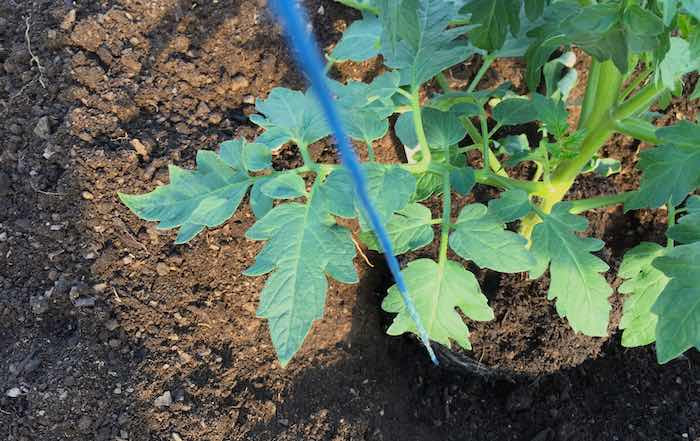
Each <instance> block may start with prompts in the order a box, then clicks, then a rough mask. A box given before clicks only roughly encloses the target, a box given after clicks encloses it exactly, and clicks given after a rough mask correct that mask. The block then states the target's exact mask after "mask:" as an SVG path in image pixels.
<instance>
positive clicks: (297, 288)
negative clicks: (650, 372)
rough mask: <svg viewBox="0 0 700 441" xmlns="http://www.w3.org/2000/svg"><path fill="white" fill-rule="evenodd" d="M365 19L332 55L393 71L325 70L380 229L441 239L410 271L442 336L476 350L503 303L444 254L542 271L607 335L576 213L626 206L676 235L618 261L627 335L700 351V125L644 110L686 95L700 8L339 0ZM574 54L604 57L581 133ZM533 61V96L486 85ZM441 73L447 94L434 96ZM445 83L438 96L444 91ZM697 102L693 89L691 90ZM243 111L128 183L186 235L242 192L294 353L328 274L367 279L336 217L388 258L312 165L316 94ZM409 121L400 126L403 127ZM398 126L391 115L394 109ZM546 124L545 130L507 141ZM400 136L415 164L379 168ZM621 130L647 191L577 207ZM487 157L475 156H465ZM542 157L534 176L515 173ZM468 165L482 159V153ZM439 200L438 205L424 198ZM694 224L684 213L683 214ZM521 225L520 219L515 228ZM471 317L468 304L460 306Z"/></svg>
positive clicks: (581, 325) (658, 2) (606, 165)
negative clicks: (367, 77)
mask: <svg viewBox="0 0 700 441" xmlns="http://www.w3.org/2000/svg"><path fill="white" fill-rule="evenodd" d="M342 3H345V4H347V5H349V6H352V7H355V8H358V9H360V10H362V11H363V18H362V19H361V20H358V21H356V22H354V23H353V24H352V25H351V26H350V27H349V28H348V29H347V31H346V32H345V33H344V35H343V37H342V39H341V41H340V42H339V43H338V44H337V45H336V47H335V49H334V50H333V51H332V52H331V53H330V54H328V58H329V60H330V61H329V63H342V62H345V61H348V60H351V61H363V60H366V59H369V58H373V57H377V56H381V57H382V58H381V59H382V61H383V63H384V66H385V67H386V72H385V73H383V74H381V75H378V76H377V77H376V78H374V79H373V80H372V81H371V82H369V83H364V82H357V81H349V82H347V83H345V84H343V83H339V82H336V81H333V80H330V79H329V80H328V81H329V84H330V87H331V88H332V90H333V93H334V94H335V97H336V101H337V105H338V106H339V108H340V109H341V112H342V117H343V120H344V123H345V126H346V128H347V130H348V132H349V134H350V136H351V137H352V138H353V139H354V140H355V141H356V142H357V144H358V146H362V147H363V148H366V149H367V152H368V156H369V161H367V162H366V163H364V164H363V167H364V171H365V173H366V175H367V177H368V180H369V190H370V198H371V200H372V201H373V202H374V204H375V206H376V208H377V209H378V211H379V213H380V217H381V220H382V221H383V222H384V223H385V224H386V225H387V227H388V230H389V233H390V236H391V239H392V241H393V244H394V247H395V249H396V252H397V253H401V254H403V253H408V252H411V251H415V250H418V249H420V248H422V247H425V246H427V245H429V244H431V243H432V242H433V241H434V240H436V238H435V237H434V226H436V227H437V229H438V230H439V234H438V236H439V239H438V240H439V243H440V245H439V251H438V254H437V256H434V258H421V259H418V260H414V261H412V262H409V263H408V265H407V266H406V267H405V269H404V270H403V274H404V277H405V279H406V281H407V284H408V288H409V291H410V295H411V297H412V299H413V301H414V303H415V305H416V308H417V311H418V314H419V316H420V318H421V320H422V323H423V325H424V326H425V327H426V329H427V332H428V334H429V336H430V339H431V340H433V341H435V342H438V343H441V344H443V345H446V346H449V345H450V344H451V343H452V342H456V343H457V344H459V345H460V346H462V347H463V348H465V349H470V348H471V344H470V341H469V330H468V327H467V323H466V322H465V320H464V318H463V317H466V318H467V319H469V320H477V321H481V320H491V319H493V317H494V315H493V311H492V310H491V308H490V307H489V305H488V302H487V299H486V297H485V296H484V295H483V293H482V292H481V289H480V287H479V284H478V283H477V280H476V278H475V277H474V275H473V274H472V273H471V272H470V271H468V270H467V269H465V268H464V266H463V265H462V264H461V263H459V262H456V261H453V260H451V259H449V258H448V253H447V251H448V248H451V249H452V250H453V251H454V252H455V253H456V254H457V255H459V256H460V257H461V258H463V259H464V260H468V261H472V262H473V263H474V264H476V265H477V266H479V267H481V268H488V269H490V270H493V271H499V272H504V273H519V272H528V273H529V276H530V277H531V278H537V277H540V276H541V275H542V274H544V273H545V272H546V271H547V270H549V274H550V278H551V283H550V287H549V292H548V296H549V299H550V300H552V301H553V302H555V305H556V310H557V312H558V313H559V314H560V315H561V316H562V317H563V318H565V319H566V320H567V321H568V323H569V324H570V326H571V327H572V328H573V329H574V330H575V331H577V332H581V333H583V334H585V335H589V336H605V335H607V333H608V321H609V313H610V309H611V307H610V301H609V297H610V296H611V294H612V292H613V289H612V287H611V286H610V285H609V284H608V283H607V281H606V279H605V277H604V276H603V274H604V273H605V272H606V271H608V265H607V264H606V263H605V262H604V261H603V260H601V259H600V258H599V257H597V256H596V255H595V254H594V253H595V252H597V251H599V250H600V249H601V248H602V247H603V242H602V241H600V240H598V239H595V238H589V237H581V236H580V235H579V233H580V232H582V231H584V230H585V229H586V226H587V221H586V219H585V218H584V217H583V216H581V213H583V212H585V211H587V210H593V209H597V208H601V207H605V206H609V205H614V204H624V207H625V209H626V210H633V209H641V208H651V209H660V208H662V207H664V209H665V210H666V211H667V212H668V225H669V229H668V232H667V236H668V243H667V244H665V245H663V246H662V245H660V244H654V243H641V244H639V245H638V246H637V247H635V248H633V249H632V250H629V251H628V252H627V254H626V255H625V258H624V260H623V263H622V266H621V268H620V271H619V276H620V277H621V278H624V279H626V281H625V282H624V283H623V284H622V286H621V287H620V289H619V291H620V292H621V293H623V294H624V295H625V304H624V314H623V317H622V321H621V324H620V328H621V329H622V330H623V334H622V344H623V345H625V346H640V345H646V344H650V343H652V342H656V350H657V356H658V360H659V362H661V363H665V362H667V361H669V360H671V359H673V358H675V357H678V356H679V355H681V354H682V353H683V352H684V351H686V350H687V349H689V348H692V347H696V348H700V281H699V280H698V277H697V274H699V273H698V271H700V198H698V197H697V196H690V197H689V196H688V195H689V194H690V193H692V192H694V191H695V190H696V188H697V187H698V186H700V125H698V124H697V123H695V122H691V121H681V122H679V123H677V124H675V125H673V126H669V127H663V128H659V129H657V128H656V127H655V126H654V124H653V119H654V117H655V115H656V114H654V113H651V112H650V111H649V110H650V109H651V107H652V106H654V105H655V104H660V107H662V108H663V107H664V105H665V104H666V105H667V104H668V103H669V102H670V98H671V96H672V94H676V95H678V94H680V92H681V91H682V89H683V85H684V83H683V82H684V81H685V80H686V79H687V74H689V73H691V72H694V71H696V70H698V68H700V9H699V7H698V3H697V1H693V0H649V1H635V0H624V1H608V2H604V3H595V2H591V1H590V0H589V1H585V0H581V1H572V0H562V1H556V2H550V1H549V0H471V1H464V0H391V1H389V0H357V1H355V0H342ZM573 47H577V48H580V49H581V50H583V51H584V52H586V53H587V54H589V55H590V56H591V57H592V63H591V66H590V69H589V72H588V76H587V84H586V93H585V98H584V100H583V103H582V105H581V112H580V116H579V117H578V118H577V119H576V123H575V124H574V125H570V121H571V120H572V118H571V115H569V112H568V110H567V105H566V104H567V99H568V95H569V93H570V91H571V90H572V88H573V86H574V85H575V83H576V81H577V80H578V75H577V72H576V71H575V70H573V69H572V68H573V66H574V62H575V57H574V55H573V53H572V52H571V48H573ZM506 57H523V58H524V59H525V61H526V63H527V72H526V78H527V84H528V87H529V91H530V92H529V93H528V94H527V95H525V96H519V95H518V94H517V93H515V92H514V91H513V90H512V89H511V86H510V84H508V83H505V84H501V85H499V86H498V87H495V88H492V89H479V88H478V85H479V84H480V82H481V79H482V78H483V76H484V74H485V73H486V72H487V71H488V69H489V68H490V66H491V64H492V63H493V62H494V61H495V60H496V59H498V58H506ZM477 60H481V68H480V69H479V71H478V72H477V73H476V75H475V76H474V78H472V79H471V83H470V84H469V85H468V86H467V87H465V88H463V89H459V90H452V89H450V87H449V85H448V81H447V80H446V79H445V76H444V72H445V71H447V70H449V69H450V68H451V67H453V66H455V65H458V64H461V63H464V62H466V61H472V62H477ZM428 83H431V84H435V85H437V86H439V88H441V89H442V91H441V92H440V93H429V94H428V96H427V97H425V96H424V94H423V93H422V91H424V90H425V85H426V84H428ZM434 89H435V88H432V89H431V90H434ZM693 96H694V97H697V96H698V92H695V93H694V94H693ZM256 109H257V111H258V114H256V115H253V116H252V117H251V118H250V119H251V121H252V122H253V123H255V124H257V125H258V126H260V127H261V128H262V129H264V131H263V132H262V134H260V136H258V137H257V138H256V139H255V140H254V141H249V140H245V139H234V140H231V141H226V142H224V143H223V144H221V147H220V149H219V151H218V152H212V151H206V150H202V151H199V152H198V154H197V169H196V170H192V171H189V170H184V169H181V168H178V167H175V166H172V167H171V168H170V183H169V184H168V185H166V186H163V187H160V188H157V189H156V190H154V191H153V192H151V193H148V194H145V195H126V194H120V197H121V199H122V201H123V202H124V203H125V204H126V205H127V206H128V207H129V208H130V209H131V210H132V211H133V212H134V213H136V214H137V215H138V216H139V217H141V218H143V219H145V220H149V221H158V222H159V224H158V228H161V229H173V228H179V230H178V234H177V238H176V243H179V244H181V243H186V242H188V241H190V240H192V239H193V238H194V237H195V236H196V235H197V234H198V233H200V232H201V231H202V230H204V229H205V228H215V227H217V226H219V225H221V224H223V223H224V222H226V220H228V219H229V218H230V217H231V216H232V215H233V214H234V212H235V211H236V210H237V209H238V208H239V206H240V204H241V201H242V200H243V199H244V198H245V196H246V195H249V196H248V200H249V205H250V208H251V210H252V212H253V213H254V214H255V216H256V217H257V218H258V219H257V222H256V223H255V224H254V225H253V226H252V227H251V228H250V229H249V230H248V231H247V233H246V237H247V238H249V239H252V240H260V241H266V244H265V246H264V248H263V249H262V251H261V252H260V253H259V254H258V256H257V258H256V260H255V263H254V264H253V265H252V266H251V267H250V268H249V269H248V270H246V272H245V274H246V275H248V276H262V275H264V274H269V276H268V278H267V281H266V283H265V287H264V289H263V291H262V293H261V297H260V304H259V307H258V315H259V316H260V317H263V318H266V319H268V323H269V327H270V334H271V337H272V342H273V344H274V347H275V349H276V351H277V354H278V356H279V359H280V362H281V363H282V364H283V365H284V364H286V363H287V362H289V360H290V359H291V358H292V356H293V355H294V354H295V353H296V352H297V350H298V349H299V347H300V346H301V344H302V342H303V340H304V338H305V336H306V335H307V333H308V332H309V329H310V328H311V325H312V323H313V321H314V320H317V319H319V318H321V316H322V315H323V309H324V303H325V296H326V291H327V287H328V281H327V277H328V276H330V277H331V278H333V279H335V280H337V281H340V282H343V283H356V282H357V281H358V277H357V273H356V271H355V267H354V263H353V259H354V258H355V257H356V248H355V245H354V243H353V237H352V234H351V231H350V230H349V229H348V228H346V227H345V226H341V225H340V224H339V223H338V222H337V219H338V218H346V219H357V220H358V222H359V226H360V229H361V233H360V235H359V239H360V240H361V241H362V242H363V243H364V244H365V245H366V246H367V247H369V248H370V249H375V250H378V251H381V250H379V249H378V248H379V246H378V244H377V242H376V239H375V238H374V235H373V232H372V230H371V228H370V227H369V224H368V222H367V220H366V219H365V217H364V214H363V212H362V211H361V210H360V209H359V208H358V207H359V206H360V205H359V204H358V202H357V200H356V197H355V195H354V193H353V190H352V186H351V185H350V181H349V175H348V174H347V172H346V171H345V169H343V168H341V167H340V166H338V165H335V164H322V163H319V162H316V161H315V160H314V158H313V157H312V155H311V154H310V152H309V146H310V145H311V144H313V143H315V142H317V141H320V140H323V139H324V138H327V137H328V136H329V135H330V131H329V128H328V126H327V124H326V122H325V120H324V118H323V116H322V114H321V111H320V109H319V107H318V104H317V102H316V100H315V98H314V96H313V94H312V92H311V91H307V92H301V91H294V90H289V89H285V88H275V89H273V90H272V91H271V92H270V94H269V95H268V97H267V98H266V99H259V100H257V102H256ZM392 115H397V118H396V120H395V124H393V127H392V124H390V122H389V121H390V118H391V117H392ZM392 120H393V119H392ZM524 124H537V127H538V128H539V132H538V136H537V137H536V139H532V137H530V138H528V137H527V136H525V135H524V134H523V135H519V136H518V135H515V136H514V135H509V136H500V135H499V134H500V133H501V131H500V130H499V129H501V128H503V127H508V126H510V127H511V129H510V130H509V132H510V133H513V132H514V131H515V132H517V130H520V131H521V132H525V130H524V129H522V125H524ZM390 129H392V130H393V131H394V132H395V134H396V135H397V136H398V138H399V139H400V140H401V142H402V143H403V144H404V146H405V147H406V149H407V153H408V156H409V158H410V161H409V162H410V163H402V164H382V163H379V162H377V161H376V159H375V155H374V152H373V149H372V146H373V143H374V142H375V141H377V140H378V139H381V138H383V137H384V136H385V135H386V134H387V132H388V131H389V130H390ZM615 133H621V134H624V135H628V136H631V137H633V138H636V139H638V140H640V141H643V142H644V143H645V145H648V146H649V148H647V149H645V150H643V151H642V153H641V155H640V160H639V162H638V164H637V165H638V167H639V168H640V170H641V172H642V180H641V184H640V188H639V190H638V191H632V192H624V193H619V194H612V195H606V196H599V197H594V198H590V199H582V200H573V201H564V198H565V196H566V195H567V192H568V191H569V189H570V188H571V186H572V184H573V183H574V181H575V180H576V178H577V177H578V176H580V175H581V174H584V173H600V174H602V175H604V176H608V175H610V174H612V173H615V172H617V171H619V169H620V167H619V162H618V161H616V160H615V159H614V158H603V157H600V150H601V148H602V147H603V146H604V145H605V144H606V142H608V140H609V139H610V137H611V136H612V135H613V134H615ZM288 144H292V145H294V146H296V148H297V149H298V151H299V153H300V155H301V157H302V159H303V165H302V166H300V167H298V168H295V169H290V170H281V171H280V170H274V169H273V167H272V156H273V154H274V152H275V151H277V150H278V149H280V148H281V147H282V146H284V145H288ZM471 151H478V152H480V161H478V163H479V164H480V166H479V167H472V166H470V165H469V164H468V161H467V153H468V152H471ZM525 162H527V163H532V164H534V165H535V166H536V167H534V169H535V171H534V173H532V176H530V179H529V180H524V179H516V178H514V177H512V176H511V175H513V173H512V172H513V170H514V169H516V168H518V167H520V164H521V163H525ZM472 163H473V162H472ZM475 184H479V185H488V186H493V187H496V188H497V189H500V190H502V192H501V193H500V197H498V198H496V199H493V200H491V201H489V202H488V204H487V205H484V204H479V203H473V204H468V205H466V206H465V207H463V208H462V209H461V211H460V212H459V215H458V216H457V217H456V218H452V217H451V203H452V198H453V195H455V194H458V195H466V194H468V193H469V192H470V191H471V190H472V188H473V186H474V185H475ZM436 197H439V198H441V200H442V216H441V217H440V218H436V219H435V218H433V217H432V215H431V211H430V210H429V209H428V208H427V207H426V206H425V205H424V204H422V202H424V201H426V200H428V199H430V198H436ZM681 214H682V217H680V219H678V216H679V215H681ZM508 225H511V226H512V225H517V231H513V230H511V229H510V228H508ZM382 307H383V308H384V309H385V310H386V311H388V312H390V313H394V314H396V316H395V317H394V321H393V323H392V325H391V326H390V327H389V329H388V333H389V334H391V335H397V334H402V333H405V332H413V333H415V332H416V325H415V323H414V321H413V320H412V319H411V318H410V316H409V314H408V313H407V310H406V307H405V305H404V303H403V302H402V300H401V297H400V296H399V293H398V292H397V290H396V288H395V287H392V288H390V289H389V293H388V296H387V297H386V298H385V299H384V302H383V304H382ZM460 312H461V314H460Z"/></svg>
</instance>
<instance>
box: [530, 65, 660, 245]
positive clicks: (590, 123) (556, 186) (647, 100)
mask: <svg viewBox="0 0 700 441" xmlns="http://www.w3.org/2000/svg"><path fill="white" fill-rule="evenodd" d="M596 63H597V62H594V66H595V64H596ZM608 63H609V64H608ZM597 69H600V72H599V75H600V76H599V77H598V79H597V80H594V81H595V82H597V90H596V92H595V94H594V96H595V98H592V99H593V101H589V102H588V103H587V105H588V109H591V110H587V109H583V110H584V111H583V113H582V118H585V119H583V120H582V124H580V125H579V128H581V129H585V130H586V132H587V133H588V135H587V136H586V137H585V138H584V140H583V142H582V144H581V149H580V151H579V154H578V155H577V156H576V157H575V158H573V159H570V160H568V161H562V162H561V163H560V164H559V165H558V166H557V167H556V169H555V170H554V172H553V173H552V179H551V183H550V184H549V185H547V188H546V191H545V192H544V193H543V194H540V195H539V196H541V197H542V199H541V201H540V203H539V208H540V209H541V210H542V211H543V212H544V213H549V212H550V211H551V209H552V207H553V206H554V205H555V204H556V203H558V202H560V201H561V200H562V199H563V198H564V196H565V195H566V193H567V192H568V191H569V189H570V188H571V186H572V185H573V183H574V180H575V179H576V177H577V176H578V174H579V173H580V172H581V170H582V169H583V168H584V167H585V166H586V164H588V162H589V161H590V160H591V159H592V158H593V157H594V156H595V154H596V153H597V152H598V150H599V149H600V148H601V147H602V146H603V145H604V144H605V143H606V142H607V141H608V139H609V138H610V136H611V135H612V134H613V133H614V132H615V131H616V130H617V126H618V122H619V121H621V120H625V119H627V118H629V117H630V116H633V115H635V114H637V113H639V112H641V111H643V110H645V109H648V108H649V107H650V106H651V104H653V103H654V101H656V99H657V98H658V96H659V95H660V94H661V93H662V92H663V91H664V86H663V85H661V84H654V83H652V84H649V85H648V86H646V87H644V88H643V89H642V90H641V91H640V92H638V93H637V94H636V95H635V96H634V97H632V98H630V99H629V100H627V101H625V102H624V103H622V104H620V105H619V106H618V105H617V102H618V94H619V91H620V86H621V84H622V74H621V73H620V72H619V71H618V70H617V68H616V67H615V66H614V65H613V64H612V62H609V61H608V62H605V63H601V65H600V67H599V68H597ZM588 95H591V96H592V95H593V93H592V92H590V93H588V92H587V96H588ZM539 221H540V219H539V217H538V216H537V215H534V214H533V215H529V216H527V217H526V218H525V219H523V222H522V224H521V230H520V231H521V234H522V235H523V236H525V237H527V238H529V237H530V235H531V234H532V229H533V228H534V226H535V225H536V224H537V223H538V222H539Z"/></svg>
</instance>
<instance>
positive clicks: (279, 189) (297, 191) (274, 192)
mask: <svg viewBox="0 0 700 441" xmlns="http://www.w3.org/2000/svg"><path fill="white" fill-rule="evenodd" d="M260 191H261V192H262V193H263V194H264V195H266V196H267V197H270V198H272V199H294V198H298V197H299V196H304V195H305V194H306V184H305V183H304V179H302V177H301V176H299V175H297V174H296V173H280V174H278V175H276V176H273V177H272V178H270V179H268V180H267V182H265V183H264V184H263V185H262V186H261V187H260Z"/></svg>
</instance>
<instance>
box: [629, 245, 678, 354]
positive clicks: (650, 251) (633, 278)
mask: <svg viewBox="0 0 700 441" xmlns="http://www.w3.org/2000/svg"><path fill="white" fill-rule="evenodd" d="M665 252H666V249H665V248H664V247H662V246H661V245H659V244H656V243H651V242H642V243H641V244H639V245H637V246H636V247H634V248H632V249H631V250H629V251H628V252H627V253H626V254H625V257H624V258H623V259H622V264H621V265H620V270H619V272H618V276H619V277H621V278H623V279H627V280H625V282H624V283H623V284H622V285H620V287H619V288H618V291H619V292H620V293H621V294H627V296H626V297H625V304H624V306H623V309H622V319H621V320H620V329H622V330H623V331H622V346H625V347H628V348H632V347H636V346H644V345H648V344H649V343H653V342H654V341H655V340H656V324H657V323H658V317H657V316H656V314H654V313H653V312H651V307H652V305H653V304H654V302H656V299H657V298H658V297H659V294H661V291H662V290H663V289H664V287H665V286H666V284H667V283H668V277H666V276H665V275H664V273H662V272H661V271H659V270H658V269H656V268H654V267H653V266H652V262H653V261H654V259H656V258H657V257H659V256H663V255H664V253H665Z"/></svg>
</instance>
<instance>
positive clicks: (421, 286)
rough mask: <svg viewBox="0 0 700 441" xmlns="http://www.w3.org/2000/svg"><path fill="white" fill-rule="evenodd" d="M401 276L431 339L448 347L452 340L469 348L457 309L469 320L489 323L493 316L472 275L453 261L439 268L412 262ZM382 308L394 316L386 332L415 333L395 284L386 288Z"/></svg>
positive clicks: (427, 262) (425, 261) (422, 261)
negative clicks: (387, 289)
mask: <svg viewBox="0 0 700 441" xmlns="http://www.w3.org/2000/svg"><path fill="white" fill-rule="evenodd" d="M402 273H403V275H404V278H405V280H406V285H407V287H408V293H409V296H410V297H411V298H412V299H413V302H414V303H415V305H416V311H417V312H418V316H419V317H420V319H421V322H422V324H423V326H424V327H425V329H426V331H427V333H428V337H429V338H430V340H432V341H435V342H438V343H440V344H442V345H445V346H448V347H449V346H450V345H451V342H450V341H451V340H454V341H455V342H457V344H459V345H460V346H461V347H463V348H465V349H471V343H470V342H469V328H467V325H466V324H465V323H464V321H463V320H462V317H461V316H460V314H459V312H457V308H459V309H460V310H461V312H462V313H463V314H464V315H465V316H467V317H468V318H469V319H471V320H477V321H488V320H493V317H494V315H493V311H492V310H491V308H490V307H489V306H488V303H487V299H486V297H485V296H484V295H483V294H482V293H481V289H480V288H479V284H478V282H477V281H476V278H475V277H474V275H473V274H472V273H470V272H469V271H467V270H465V269H464V268H462V266H460V265H459V264H457V263H455V262H452V261H449V260H448V261H445V262H444V263H443V265H439V264H438V263H436V262H434V261H433V260H430V259H418V260H414V261H413V262H410V263H409V264H408V266H407V267H406V269H404V270H403V271H402ZM382 308H383V309H384V310H385V311H387V312H391V313H396V314H397V316H396V317H394V321H393V322H392V324H391V326H390V327H389V329H388V330H387V333H388V334H389V335H401V334H403V333H405V332H412V333H414V334H417V333H418V331H417V329H416V324H415V322H414V321H413V320H412V319H411V316H410V315H409V314H408V311H407V310H406V307H405V305H404V303H403V300H402V298H401V295H400V293H399V290H398V289H397V288H396V285H394V286H392V287H391V288H389V295H388V296H387V297H386V298H385V299H384V301H383V302H382Z"/></svg>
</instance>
